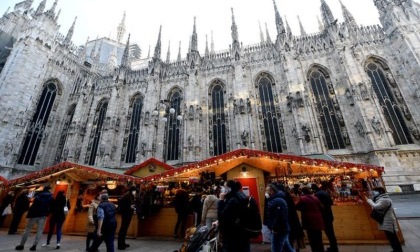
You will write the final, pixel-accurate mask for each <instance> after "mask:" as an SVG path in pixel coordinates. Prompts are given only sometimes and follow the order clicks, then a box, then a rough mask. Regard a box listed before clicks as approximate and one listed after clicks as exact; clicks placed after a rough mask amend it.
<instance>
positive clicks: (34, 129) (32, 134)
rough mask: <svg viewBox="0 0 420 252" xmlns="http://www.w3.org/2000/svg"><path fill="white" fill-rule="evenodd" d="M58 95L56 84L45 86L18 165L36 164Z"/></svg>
mask: <svg viewBox="0 0 420 252" xmlns="http://www.w3.org/2000/svg"><path fill="white" fill-rule="evenodd" d="M56 95H57V86H56V85H55V84H54V83H51V82H50V83H48V84H47V85H45V87H44V89H43V90H42V94H41V98H40V99H39V101H38V105H37V107H36V111H35V114H34V116H33V117H32V121H31V124H30V126H29V129H28V132H27V133H26V137H25V140H24V142H23V146H22V150H21V152H20V155H19V159H18V164H22V165H34V164H35V159H36V155H37V154H38V150H39V146H40V144H41V140H42V137H43V136H44V133H45V126H46V125H47V121H48V117H49V116H50V113H51V109H52V107H53V104H54V100H55V97H56Z"/></svg>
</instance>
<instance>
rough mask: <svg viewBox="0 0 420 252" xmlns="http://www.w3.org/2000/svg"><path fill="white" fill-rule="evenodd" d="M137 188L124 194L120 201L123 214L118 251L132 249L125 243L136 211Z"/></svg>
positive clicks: (120, 209) (119, 204)
mask: <svg viewBox="0 0 420 252" xmlns="http://www.w3.org/2000/svg"><path fill="white" fill-rule="evenodd" d="M136 192H137V189H136V187H134V186H132V187H131V188H130V190H129V191H128V192H126V193H124V194H123V196H122V197H121V199H120V200H119V201H118V208H119V211H120V213H121V226H120V230H119V231H118V249H119V250H124V249H126V248H128V247H130V245H129V244H127V243H126V242H125V238H126V236H127V230H128V227H129V226H130V222H131V218H132V217H133V214H134V210H135V209H136V202H135V198H136Z"/></svg>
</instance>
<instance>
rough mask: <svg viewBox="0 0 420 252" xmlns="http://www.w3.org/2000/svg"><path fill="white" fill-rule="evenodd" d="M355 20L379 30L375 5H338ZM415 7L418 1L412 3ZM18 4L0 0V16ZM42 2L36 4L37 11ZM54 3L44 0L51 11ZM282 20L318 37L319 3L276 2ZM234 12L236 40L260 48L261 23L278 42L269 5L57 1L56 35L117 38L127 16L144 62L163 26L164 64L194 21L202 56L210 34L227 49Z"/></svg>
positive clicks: (335, 0)
mask: <svg viewBox="0 0 420 252" xmlns="http://www.w3.org/2000/svg"><path fill="white" fill-rule="evenodd" d="M325 1H326V2H327V3H328V4H329V6H330V8H331V10H332V12H333V14H334V16H335V17H336V18H337V19H338V20H339V21H342V20H343V18H342V11H341V6H340V2H339V0H325ZM341 1H342V3H343V4H344V5H346V6H347V8H348V10H349V11H350V12H351V13H352V14H353V15H354V17H355V19H356V22H357V23H358V24H362V25H372V24H379V20H378V11H377V9H376V8H375V6H374V4H373V0H341ZM416 1H417V0H416ZM18 2H20V0H1V1H0V14H3V13H4V12H5V11H6V10H7V8H8V7H9V6H10V7H11V9H13V6H14V5H15V4H16V3H18ZM39 2H41V0H35V1H34V5H33V8H36V7H37V6H38V4H39ZM53 2H54V0H48V1H47V6H46V9H49V8H50V7H51V6H52V4H53ZM276 4H277V7H278V9H279V12H280V15H281V16H282V17H283V18H284V16H286V17H287V20H288V22H289V25H290V26H291V28H292V32H293V33H294V34H295V35H299V34H300V28H299V24H298V19H297V15H299V16H300V19H301V21H302V24H303V26H304V28H305V30H306V32H307V33H315V32H318V21H317V15H318V16H319V17H321V15H320V5H321V1H320V0H276ZM231 8H233V11H234V15H235V21H236V24H237V26H238V32H239V40H240V41H241V42H243V44H244V45H250V44H256V43H259V42H260V30H259V22H260V23H261V27H262V29H263V31H264V34H265V23H267V27H268V31H269V34H270V37H271V39H272V40H273V41H274V40H275V37H276V29H275V16H274V7H273V1H272V0H258V1H257V0H212V1H205V0H176V1H174V0H153V1H149V0H118V1H117V0H59V1H58V6H57V11H58V9H61V14H60V18H59V20H58V22H59V24H60V25H61V28H60V31H61V32H62V33H63V34H64V35H65V34H66V33H67V31H68V29H69V27H70V26H71V24H72V22H73V20H74V18H75V16H77V17H78V19H77V22H76V28H75V33H74V35H73V42H74V43H75V44H76V45H82V44H84V43H85V41H86V39H87V37H88V36H89V37H90V39H94V38H96V37H97V36H99V37H109V36H111V37H112V38H115V37H116V28H117V26H118V25H119V23H120V22H121V20H122V16H123V13H124V11H126V14H127V17H126V35H125V36H124V38H123V42H124V43H125V41H126V38H127V35H128V33H131V41H132V42H136V43H138V44H139V45H140V47H141V49H142V50H143V55H142V56H143V57H145V56H146V55H147V52H148V50H149V45H150V46H151V53H153V50H154V47H155V45H156V41H157V36H158V32H159V26H160V25H162V58H163V59H165V58H166V52H167V49H168V41H169V40H170V41H171V46H170V50H171V59H176V56H177V55H178V46H179V41H181V50H182V57H183V58H184V57H185V55H186V51H187V49H188V45H189V38H190V36H191V34H192V30H193V24H194V16H196V18H197V21H196V22H197V23H196V25H197V34H198V46H199V50H200V52H202V53H204V49H205V43H206V34H207V35H208V39H209V46H210V36H211V35H210V34H211V32H212V31H213V39H214V46H215V50H216V51H219V50H226V49H228V48H229V44H231V41H232V38H231V30H230V28H231V24H232V14H231Z"/></svg>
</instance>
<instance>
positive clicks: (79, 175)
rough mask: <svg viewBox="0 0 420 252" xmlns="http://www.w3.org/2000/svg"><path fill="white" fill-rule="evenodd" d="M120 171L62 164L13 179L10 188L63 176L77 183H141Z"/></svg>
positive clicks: (9, 184)
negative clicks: (103, 181) (109, 181)
mask: <svg viewBox="0 0 420 252" xmlns="http://www.w3.org/2000/svg"><path fill="white" fill-rule="evenodd" d="M118 173H119V171H115V172H113V171H110V169H106V170H105V169H101V168H97V167H90V166H84V165H79V164H75V163H71V162H62V163H59V164H56V165H54V166H51V167H48V168H45V169H42V170H39V171H36V172H32V173H29V174H27V175H25V176H23V177H20V178H16V179H13V180H11V181H9V183H8V186H22V185H30V184H35V183H48V182H51V180H52V179H54V178H56V177H59V176H62V175H63V174H65V176H69V177H71V178H72V179H74V180H75V181H79V182H82V181H101V180H113V181H116V182H118V183H127V182H128V181H132V182H135V183H138V182H139V179H138V178H135V177H132V176H128V175H124V174H118Z"/></svg>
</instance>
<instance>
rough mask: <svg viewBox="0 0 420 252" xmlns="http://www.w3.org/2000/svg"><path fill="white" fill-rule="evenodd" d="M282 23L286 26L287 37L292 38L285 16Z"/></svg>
mask: <svg viewBox="0 0 420 252" xmlns="http://www.w3.org/2000/svg"><path fill="white" fill-rule="evenodd" d="M284 23H285V25H286V33H287V35H288V36H289V37H292V35H293V34H292V29H291V28H290V25H289V22H288V21H287V18H286V16H284Z"/></svg>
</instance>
